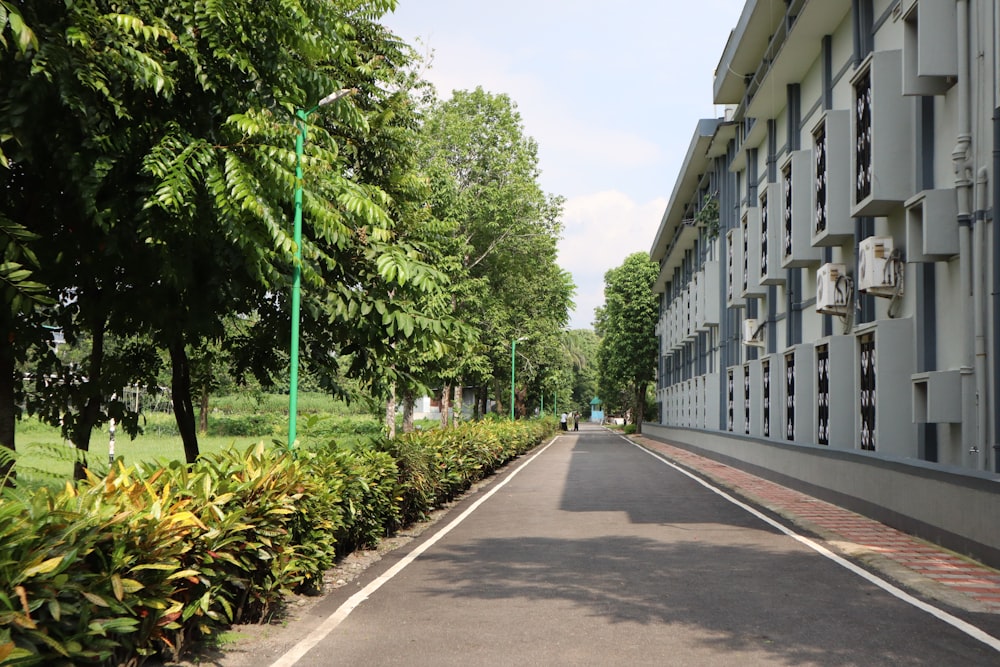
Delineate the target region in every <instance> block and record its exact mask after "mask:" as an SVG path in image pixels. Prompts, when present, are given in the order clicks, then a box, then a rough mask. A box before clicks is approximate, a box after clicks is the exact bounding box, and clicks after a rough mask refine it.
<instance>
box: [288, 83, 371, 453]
mask: <svg viewBox="0 0 1000 667" xmlns="http://www.w3.org/2000/svg"><path fill="white" fill-rule="evenodd" d="M357 90H358V89H357V88H343V89H341V90H338V91H337V92H335V93H331V94H329V95H327V96H326V97H324V98H323V99H321V100H320V101H319V104H317V105H316V106H314V107H313V108H312V109H309V110H308V111H306V110H305V109H298V110H296V111H295V118H296V121H295V126H296V127H297V128H298V130H299V131H298V134H297V135H296V137H295V222H294V224H293V227H292V239H293V240H294V242H295V260H294V261H293V265H292V347H291V350H290V354H289V356H290V357H291V372H290V374H289V379H288V385H289V388H288V450H289V451H292V449H293V448H294V447H295V426H296V424H295V422H296V418H297V417H298V402H299V398H298V393H299V302H300V300H301V293H302V153H303V149H304V148H305V143H306V119H307V118H308V117H309V115H310V114H311V113H313V112H314V111H316V110H317V109H319V108H320V107H322V106H326V105H327V104H330V103H331V102H336V101H337V100H339V99H340V98H341V97H345V96H347V95H350V94H352V93H356V92H357Z"/></svg>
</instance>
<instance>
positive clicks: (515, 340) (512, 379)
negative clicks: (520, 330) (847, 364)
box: [510, 336, 528, 421]
mask: <svg viewBox="0 0 1000 667" xmlns="http://www.w3.org/2000/svg"><path fill="white" fill-rule="evenodd" d="M522 340H528V338H527V336H521V337H520V338H515V339H514V340H512V341H511V343H510V420H511V421H514V351H515V350H516V349H517V344H518V342H519V341H522Z"/></svg>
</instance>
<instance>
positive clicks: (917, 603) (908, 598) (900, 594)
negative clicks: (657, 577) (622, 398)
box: [619, 436, 1000, 651]
mask: <svg viewBox="0 0 1000 667" xmlns="http://www.w3.org/2000/svg"><path fill="white" fill-rule="evenodd" d="M619 437H620V438H621V439H622V440H625V441H626V442H628V443H629V444H630V445H632V446H634V447H637V448H639V449H640V450H642V451H644V452H646V453H647V454H649V455H650V456H652V457H653V458H655V459H657V460H659V461H661V462H663V463H665V464H667V465H668V466H670V467H671V468H673V469H674V470H677V471H678V472H680V473H682V474H684V475H687V476H688V477H690V478H691V479H693V480H694V481H696V482H698V483H699V484H701V485H702V486H704V487H705V488H707V489H709V490H710V491H712V492H714V493H717V494H718V495H720V496H722V497H723V498H725V499H726V500H728V501H729V502H731V503H733V504H734V505H736V506H737V507H740V508H742V509H744V510H746V511H747V512H749V513H750V514H752V515H754V516H755V517H757V518H758V519H760V520H761V521H763V522H764V523H766V524H768V525H770V526H773V527H774V528H777V529H778V530H780V531H781V532H782V533H784V534H785V535H788V536H789V537H791V538H792V539H794V540H795V541H797V542H800V543H801V544H804V545H805V546H807V547H809V548H810V549H812V550H813V551H816V552H817V553H819V554H821V555H823V556H825V557H827V558H829V559H830V560H832V561H833V562H834V563H836V564H837V565H840V566H841V567H843V568H845V569H846V570H848V571H850V572H853V573H854V574H856V575H858V576H859V577H861V578H862V579H864V580H866V581H868V582H870V583H872V584H874V585H876V586H878V587H879V588H881V589H882V590H884V591H886V592H888V593H890V594H891V595H894V596H895V597H897V598H899V599H900V600H902V601H903V602H906V603H907V604H910V605H912V606H914V607H916V608H917V609H920V610H921V611H925V612H927V613H928V614H930V615H931V616H933V617H935V618H937V619H938V620H941V621H944V622H945V623H947V624H948V625H950V626H952V627H953V628H956V629H957V630H960V631H961V632H964V633H965V634H967V635H969V636H970V637H972V638H973V639H978V640H979V641H981V642H983V643H984V644H986V645H987V646H989V647H990V648H992V649H993V650H994V651H1000V639H997V638H996V637H994V636H993V635H991V634H988V633H987V632H985V631H984V630H982V629H981V628H978V627H976V626H975V625H972V624H971V623H968V622H966V621H963V620H962V619H960V618H958V617H957V616H954V615H952V614H949V613H948V612H946V611H944V610H943V609H939V608H938V607H935V606H934V605H930V604H927V603H926V602H924V601H923V600H919V599H917V598H915V597H913V596H912V595H910V594H909V593H907V592H906V591H904V590H902V589H901V588H898V587H896V586H894V585H892V584H891V583H889V582H888V581H886V580H885V579H882V578H881V577H877V576H875V575H874V574H872V573H871V572H869V571H867V570H865V569H862V568H860V567H858V566H857V565H855V564H854V563H852V562H851V561H849V560H846V559H844V558H842V557H841V556H838V555H837V554H835V553H833V552H832V551H830V550H829V549H827V548H826V547H824V546H823V545H821V544H818V543H816V542H813V541H812V540H810V539H809V538H807V537H804V536H802V535H799V534H798V533H796V532H795V531H793V530H791V529H790V528H788V527H786V526H784V525H782V524H780V523H778V522H777V521H775V520H774V519H772V518H770V517H769V516H767V515H766V514H763V513H762V512H760V511H758V510H756V509H755V508H753V507H751V506H750V505H747V504H746V503H744V502H742V501H740V500H737V499H736V498H734V497H733V496H731V495H729V494H728V493H726V492H725V491H723V490H722V489H720V488H718V487H716V486H713V485H712V484H709V483H708V482H706V481H705V480H704V479H702V478H701V477H698V476H697V475H695V474H694V473H691V472H689V471H687V470H685V469H684V468H682V467H681V466H679V465H677V464H676V463H674V462H673V461H670V460H669V459H667V458H665V457H663V456H662V455H661V454H658V453H657V452H654V451H651V450H649V449H646V448H645V447H643V446H642V445H639V444H637V443H635V442H633V441H632V440H629V439H628V438H626V437H624V436H619Z"/></svg>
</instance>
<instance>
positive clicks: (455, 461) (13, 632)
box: [0, 420, 556, 665]
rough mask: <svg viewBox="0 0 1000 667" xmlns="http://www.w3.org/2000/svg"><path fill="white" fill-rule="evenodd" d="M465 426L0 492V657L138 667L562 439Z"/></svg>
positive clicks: (251, 616) (296, 588)
mask: <svg viewBox="0 0 1000 667" xmlns="http://www.w3.org/2000/svg"><path fill="white" fill-rule="evenodd" d="M555 426H556V423H555V421H554V420H537V421H522V422H516V423H510V422H491V423H478V424H477V423H467V424H463V425H461V426H460V427H458V428H452V429H442V430H431V431H425V432H421V433H412V434H408V435H405V436H402V437H400V438H396V439H393V440H385V439H382V440H380V441H379V442H378V443H377V446H376V447H373V448H363V449H346V448H343V447H338V446H336V445H334V444H332V443H327V445H325V446H316V447H312V448H310V449H307V450H302V451H301V453H299V454H298V456H293V455H291V454H290V453H288V452H287V451H285V450H284V449H272V448H268V447H265V446H264V445H263V444H258V445H256V446H255V447H252V448H250V449H248V450H246V451H244V452H239V451H235V450H229V451H225V452H222V453H218V454H213V455H208V456H204V457H202V458H201V459H200V460H199V461H198V462H197V463H196V464H195V465H191V466H189V465H187V464H184V463H181V462H177V461H174V462H170V463H167V464H158V465H156V466H146V465H140V466H137V467H126V466H125V465H124V464H123V463H122V462H121V461H119V462H118V463H117V464H116V465H115V466H113V467H112V469H111V470H110V472H109V473H108V474H107V476H106V477H104V478H100V479H99V478H97V477H94V476H91V477H90V478H88V480H86V481H84V482H81V483H80V484H79V485H77V486H73V485H70V484H67V485H65V486H64V487H62V488H56V487H54V486H53V487H52V488H44V487H43V488H40V489H37V490H35V491H32V492H30V493H29V492H26V491H15V490H12V489H7V490H5V491H4V492H3V495H2V496H0V663H6V662H12V663H16V664H19V665H50V664H73V665H77V664H102V663H108V664H120V665H138V664H139V663H141V662H142V660H144V659H145V658H146V657H148V656H150V655H153V654H154V653H158V652H160V653H167V654H170V655H171V656H173V657H174V658H175V659H176V657H177V656H178V655H179V654H180V652H181V651H182V650H183V649H184V648H185V647H186V646H188V645H189V644H190V643H191V642H192V641H195V640H198V639H200V638H202V637H205V636H207V635H211V634H214V633H216V632H218V631H219V630H221V629H224V628H226V627H228V626H229V625H230V624H232V623H234V622H243V623H246V622H254V621H259V620H263V619H267V618H268V617H270V616H271V615H272V614H273V613H274V612H275V611H277V610H279V609H280V608H281V604H282V602H283V600H284V599H285V597H286V595H287V594H288V593H290V592H300V593H310V592H316V591H318V590H319V589H320V586H321V583H322V577H323V573H324V572H325V571H326V570H328V569H329V568H330V567H331V566H332V565H333V563H334V561H335V558H336V557H337V555H338V554H345V553H346V552H347V551H348V550H350V549H354V548H359V547H362V548H363V547H370V546H374V545H375V544H377V543H378V541H379V540H380V539H381V538H382V537H384V536H385V535H387V534H389V533H391V532H392V531H394V530H396V529H398V528H399V527H400V526H403V525H405V524H407V523H409V522H411V521H413V520H416V519H419V518H421V517H423V516H425V515H426V513H427V512H428V511H430V510H431V509H433V508H434V507H437V506H439V505H441V504H442V503H444V502H446V501H448V500H451V499H452V498H454V497H455V495H457V494H458V493H460V492H461V491H462V490H464V489H466V488H468V487H469V486H470V485H471V484H472V483H474V482H475V481H477V480H479V479H481V478H483V477H485V476H486V475H489V474H491V473H492V472H493V471H495V470H496V469H497V468H498V467H499V466H501V465H502V464H503V463H505V462H506V461H508V460H510V459H511V458H513V457H516V456H518V455H520V454H521V453H523V452H524V451H527V450H528V449H530V448H531V447H532V446H534V445H535V444H537V443H539V442H541V440H542V439H544V438H545V437H548V435H550V434H551V433H553V432H554V431H555Z"/></svg>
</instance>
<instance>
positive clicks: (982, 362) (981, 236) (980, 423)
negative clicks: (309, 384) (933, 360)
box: [972, 167, 990, 470]
mask: <svg viewBox="0 0 1000 667" xmlns="http://www.w3.org/2000/svg"><path fill="white" fill-rule="evenodd" d="M988 195H989V170H988V169H987V168H986V167H982V168H981V169H980V170H979V173H978V175H977V177H976V221H975V225H976V226H975V227H974V240H973V243H972V249H973V259H972V264H973V267H974V268H975V274H974V275H975V277H974V281H973V292H974V296H973V314H974V316H973V327H974V329H975V336H976V340H975V352H976V357H975V369H976V426H977V433H976V448H977V449H978V450H979V451H978V453H977V455H976V467H977V468H978V469H979V470H987V469H988V468H989V456H988V453H989V451H990V445H989V439H988V437H987V436H988V435H989V401H988V395H987V394H988V384H987V382H986V380H987V377H986V372H987V359H986V304H985V299H984V296H985V294H987V291H986V287H985V285H984V281H985V280H986V277H987V273H988V271H987V269H988V267H987V266H986V262H985V258H986V209H987V208H988V206H989V203H988V202H989V199H988Z"/></svg>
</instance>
